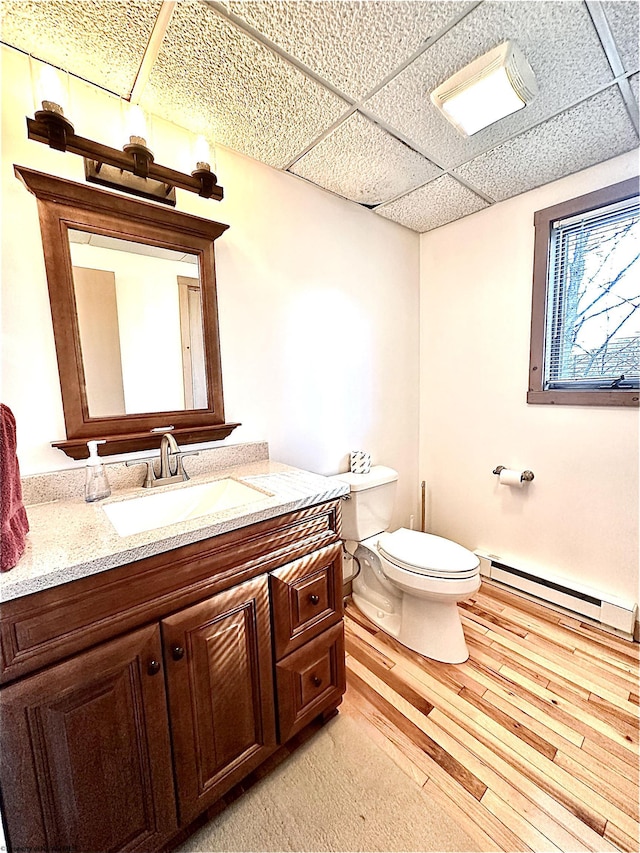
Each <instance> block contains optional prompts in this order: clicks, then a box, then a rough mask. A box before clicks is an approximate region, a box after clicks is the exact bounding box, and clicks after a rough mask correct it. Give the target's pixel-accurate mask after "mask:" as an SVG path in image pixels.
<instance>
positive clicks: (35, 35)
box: [0, 0, 162, 95]
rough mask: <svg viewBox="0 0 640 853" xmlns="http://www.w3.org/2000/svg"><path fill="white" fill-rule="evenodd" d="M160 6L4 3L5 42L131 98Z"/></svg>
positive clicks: (0, 22) (96, 1)
mask: <svg viewBox="0 0 640 853" xmlns="http://www.w3.org/2000/svg"><path fill="white" fill-rule="evenodd" d="M161 5H162V3H161V2H160V0H150V2H144V0H129V2H126V3H105V2H100V0H93V2H91V0H47V2H37V0H36V2H7V0H4V2H0V31H1V33H2V40H3V41H5V42H7V44H11V45H13V46H14V47H17V48H19V49H20V50H23V51H24V52H25V53H30V54H31V55H32V56H35V57H36V58H37V59H43V60H44V61H45V62H49V63H51V64H52V65H55V66H58V67H60V68H63V69H65V70H66V71H70V72H72V73H73V74H75V75H77V76H78V77H83V78H84V79H85V80H89V82H91V83H96V84H97V85H99V86H102V87H103V88H105V89H108V90H110V91H111V92H115V93H116V94H118V95H128V94H129V92H130V91H131V88H132V87H133V83H134V81H135V78H136V74H137V72H138V68H139V66H140V62H141V61H142V57H143V54H144V51H145V48H146V46H147V42H148V41H149V36H150V35H151V31H152V29H153V25H154V23H155V20H156V17H157V15H158V12H159V11H160V7H161Z"/></svg>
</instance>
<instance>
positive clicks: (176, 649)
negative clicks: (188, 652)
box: [171, 646, 184, 660]
mask: <svg viewBox="0 0 640 853" xmlns="http://www.w3.org/2000/svg"><path fill="white" fill-rule="evenodd" d="M171 657H172V658H173V659H174V660H182V658H183V657H184V649H183V648H182V646H172V648H171Z"/></svg>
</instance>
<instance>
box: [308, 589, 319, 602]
mask: <svg viewBox="0 0 640 853" xmlns="http://www.w3.org/2000/svg"><path fill="white" fill-rule="evenodd" d="M309 601H310V602H311V603H312V604H317V603H318V602H319V601H320V596H319V595H316V594H315V592H312V593H311V595H310V596H309Z"/></svg>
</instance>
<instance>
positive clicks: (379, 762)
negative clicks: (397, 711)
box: [178, 715, 474, 853]
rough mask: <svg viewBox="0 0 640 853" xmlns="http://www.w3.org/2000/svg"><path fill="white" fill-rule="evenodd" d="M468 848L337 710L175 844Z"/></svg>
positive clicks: (191, 852) (183, 852) (185, 848)
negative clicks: (271, 768)
mask: <svg viewBox="0 0 640 853" xmlns="http://www.w3.org/2000/svg"><path fill="white" fill-rule="evenodd" d="M473 849H474V842H473V841H472V840H471V838H470V837H469V836H468V835H467V834H466V833H465V832H463V831H462V830H461V829H460V828H459V827H458V826H457V825H456V824H455V823H454V821H453V820H452V819H451V818H450V817H449V816H448V815H447V814H446V812H445V811H444V810H443V809H442V807H441V806H439V805H438V804H437V803H433V802H431V801H430V799H429V797H428V796H427V795H426V794H424V793H423V792H422V790H421V789H420V788H419V787H418V785H417V784H416V783H415V782H413V781H412V780H411V779H409V777H408V776H406V774H405V773H403V772H402V770H400V768H398V767H397V766H396V765H395V764H394V763H393V761H392V760H391V759H390V758H389V757H388V756H387V755H386V754H385V753H384V752H382V750H381V749H380V748H379V747H378V746H377V745H376V744H375V743H373V742H372V741H371V740H370V739H369V738H368V737H367V735H366V734H365V733H364V732H362V731H361V730H360V729H359V728H358V725H357V723H356V722H354V721H353V720H351V719H349V718H348V717H344V716H341V715H338V716H337V717H335V718H334V719H333V720H331V721H330V722H329V723H327V725H326V726H325V727H324V728H323V729H322V730H321V731H319V732H318V733H317V734H316V735H315V736H314V737H313V738H312V739H311V740H309V741H308V742H307V743H305V744H304V745H303V746H301V747H300V748H299V749H298V750H297V751H296V752H295V753H294V754H293V755H291V756H290V757H289V758H288V759H287V760H286V761H285V762H284V763H283V764H281V765H280V766H279V767H277V768H276V770H274V771H273V773H271V774H270V775H269V776H267V777H266V778H265V779H263V780H262V781H261V782H259V783H257V784H256V785H255V786H254V787H253V788H250V789H249V791H247V792H246V793H245V794H244V795H243V796H242V797H240V799H238V800H236V801H235V802H234V803H233V804H232V805H231V806H229V808H227V809H226V810H225V811H224V812H222V813H221V814H220V815H218V817H216V818H215V819H214V820H212V821H211V822H210V823H208V824H207V825H206V826H204V827H203V828H202V829H200V830H199V831H198V832H196V833H195V834H194V835H192V836H191V838H189V839H188V840H187V841H186V842H185V843H184V844H183V845H182V846H181V847H179V848H178V851H180V853H195V851H226V850H229V851H232V850H233V851H278V850H279V851H321V850H331V851H341V850H342V851H356V850H357V851H365V850H371V851H385V850H386V851H404V850H407V851H408V850H413V851H416V850H421V851H445V850H454V851H469V850H473Z"/></svg>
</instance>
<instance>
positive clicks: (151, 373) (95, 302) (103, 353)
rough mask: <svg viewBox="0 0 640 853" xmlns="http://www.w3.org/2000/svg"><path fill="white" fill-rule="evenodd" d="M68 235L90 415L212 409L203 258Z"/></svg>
mask: <svg viewBox="0 0 640 853" xmlns="http://www.w3.org/2000/svg"><path fill="white" fill-rule="evenodd" d="M68 237H69V247H70V251H71V265H72V270H73V289H74V297H75V302H76V312H77V315H78V330H79V334H80V351H81V354H82V365H83V368H84V375H85V384H86V392H87V407H88V410H89V416H90V417H92V418H96V417H109V416H114V415H133V414H140V413H141V412H171V411H184V410H188V409H206V407H207V377H206V373H205V363H204V336H203V333H202V300H201V296H200V274H199V270H198V257H197V256H196V255H193V254H191V253H189V252H176V251H175V250H173V249H162V248H159V247H157V246H147V245H146V244H144V243H133V242H131V241H130V240H120V239H117V238H114V237H109V236H106V235H104V234H92V233H91V232H88V231H79V230H77V229H75V228H70V229H69V231H68Z"/></svg>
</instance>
